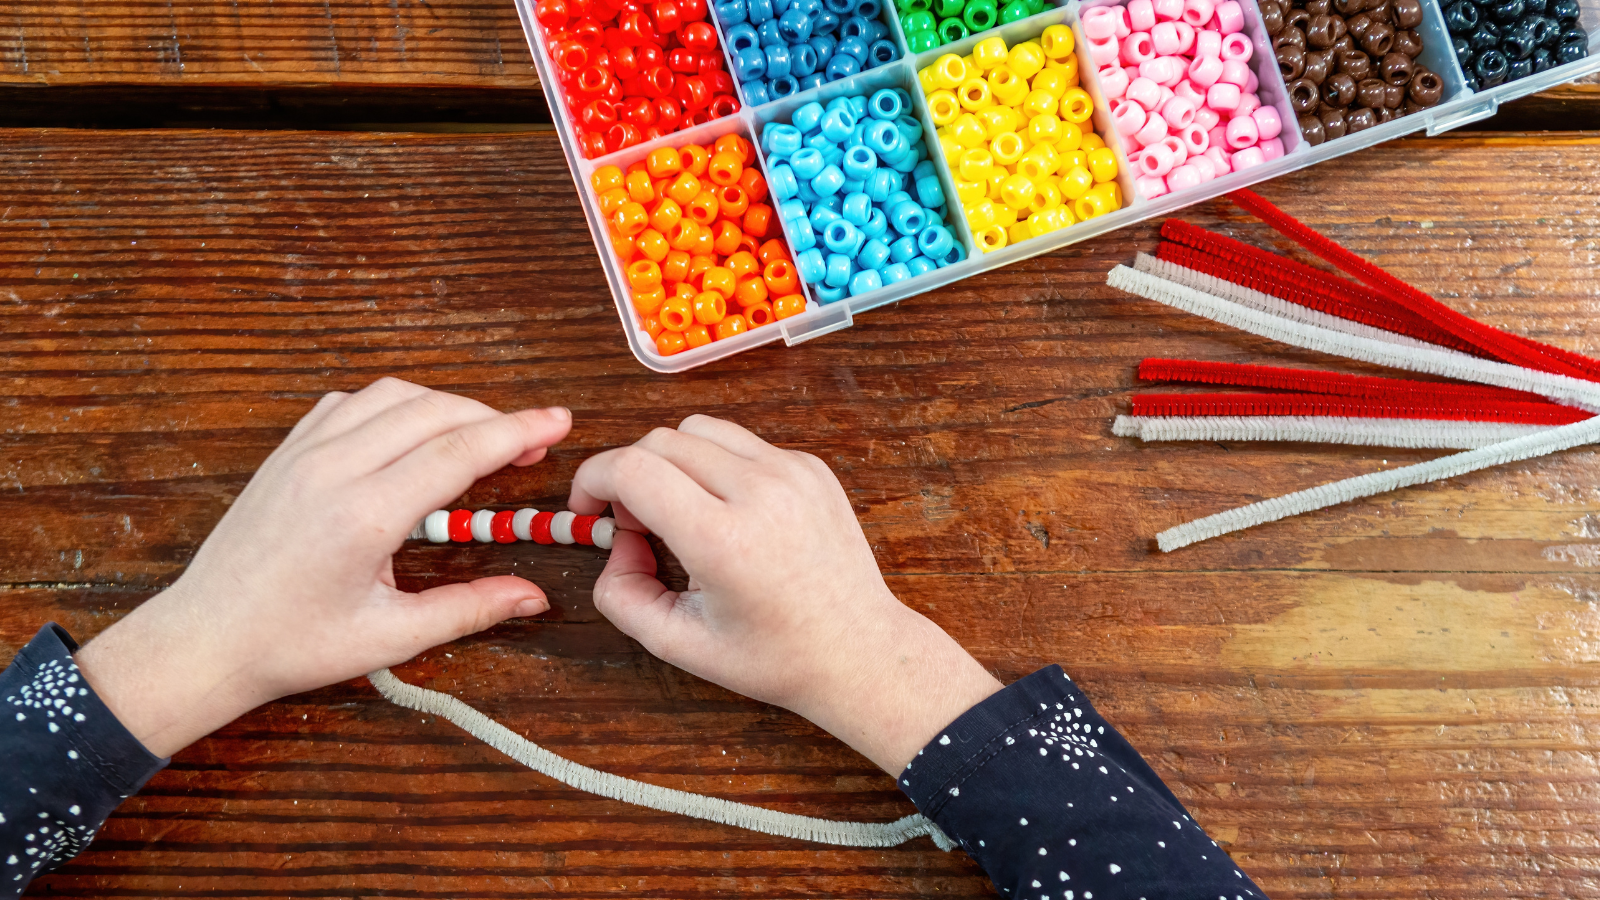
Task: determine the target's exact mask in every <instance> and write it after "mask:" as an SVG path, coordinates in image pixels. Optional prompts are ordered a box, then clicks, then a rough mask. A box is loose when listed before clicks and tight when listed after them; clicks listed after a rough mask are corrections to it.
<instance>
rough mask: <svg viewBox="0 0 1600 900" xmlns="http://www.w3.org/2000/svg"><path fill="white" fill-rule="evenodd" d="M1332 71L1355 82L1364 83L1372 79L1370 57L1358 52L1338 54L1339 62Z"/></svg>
mask: <svg viewBox="0 0 1600 900" xmlns="http://www.w3.org/2000/svg"><path fill="white" fill-rule="evenodd" d="M1334 69H1335V70H1336V71H1338V72H1340V73H1342V74H1345V75H1349V76H1350V77H1351V78H1353V79H1355V80H1356V81H1365V80H1367V79H1368V78H1370V77H1372V57H1370V56H1368V55H1366V54H1365V53H1362V52H1361V51H1360V50H1349V51H1346V52H1344V53H1341V54H1339V62H1338V64H1337V65H1335V66H1334Z"/></svg>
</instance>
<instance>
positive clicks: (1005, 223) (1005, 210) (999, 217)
mask: <svg viewBox="0 0 1600 900" xmlns="http://www.w3.org/2000/svg"><path fill="white" fill-rule="evenodd" d="M989 205H990V206H993V207H994V223H995V224H996V225H999V226H1000V227H1001V228H1010V227H1011V226H1013V225H1015V224H1017V211H1016V210H1014V209H1012V208H1011V207H1009V206H1007V205H1005V204H1004V203H1002V204H1000V205H998V206H995V204H993V203H990V204H989Z"/></svg>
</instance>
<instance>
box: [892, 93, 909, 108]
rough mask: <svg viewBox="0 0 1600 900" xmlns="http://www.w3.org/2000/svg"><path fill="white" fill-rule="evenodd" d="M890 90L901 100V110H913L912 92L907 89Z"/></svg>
mask: <svg viewBox="0 0 1600 900" xmlns="http://www.w3.org/2000/svg"><path fill="white" fill-rule="evenodd" d="M889 90H891V91H893V92H894V95H895V96H896V97H899V98H900V108H901V109H904V110H910V109H911V92H910V91H908V90H906V89H905V88H889Z"/></svg>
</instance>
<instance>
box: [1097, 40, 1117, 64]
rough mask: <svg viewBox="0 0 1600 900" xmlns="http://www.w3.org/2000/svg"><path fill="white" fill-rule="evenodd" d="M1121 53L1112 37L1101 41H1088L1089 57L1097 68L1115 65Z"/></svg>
mask: <svg viewBox="0 0 1600 900" xmlns="http://www.w3.org/2000/svg"><path fill="white" fill-rule="evenodd" d="M1121 53H1122V48H1121V47H1120V46H1119V45H1118V44H1117V39H1116V38H1114V37H1108V38H1106V39H1105V40H1103V41H1097V40H1094V39H1093V38H1090V39H1089V57H1090V58H1091V59H1093V60H1094V64H1095V65H1097V66H1109V65H1111V64H1112V63H1115V62H1116V61H1117V59H1118V57H1119V56H1120V55H1121Z"/></svg>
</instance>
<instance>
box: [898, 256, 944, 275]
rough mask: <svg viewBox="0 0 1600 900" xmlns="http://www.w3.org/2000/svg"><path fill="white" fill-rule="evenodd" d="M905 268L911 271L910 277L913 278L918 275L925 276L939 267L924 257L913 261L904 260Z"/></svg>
mask: <svg viewBox="0 0 1600 900" xmlns="http://www.w3.org/2000/svg"><path fill="white" fill-rule="evenodd" d="M906 268H907V269H910V270H911V276H912V277H913V278H915V277H916V276H918V275H926V274H928V273H929V272H932V271H933V270H934V269H937V268H939V267H938V266H937V265H935V264H934V261H933V260H931V259H929V258H927V257H926V256H918V257H915V258H914V259H908V260H906Z"/></svg>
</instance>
